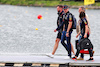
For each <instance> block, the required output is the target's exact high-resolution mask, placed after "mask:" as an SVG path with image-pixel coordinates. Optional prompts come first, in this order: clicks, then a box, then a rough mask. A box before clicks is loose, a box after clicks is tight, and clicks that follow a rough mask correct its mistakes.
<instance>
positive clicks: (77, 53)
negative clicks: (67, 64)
mask: <svg viewBox="0 0 100 67" xmlns="http://www.w3.org/2000/svg"><path fill="white" fill-rule="evenodd" d="M79 52H80V50H79V49H77V51H76V55H75V57H73V58H72V59H73V60H76V59H77V57H78V55H79Z"/></svg>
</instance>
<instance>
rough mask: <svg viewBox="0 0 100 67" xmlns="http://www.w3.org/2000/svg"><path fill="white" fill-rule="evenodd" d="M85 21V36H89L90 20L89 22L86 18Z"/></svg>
mask: <svg viewBox="0 0 100 67" xmlns="http://www.w3.org/2000/svg"><path fill="white" fill-rule="evenodd" d="M83 21H84V23H85V34H84V38H87V33H88V30H89V28H88V22H87V20H86V19H84V20H83Z"/></svg>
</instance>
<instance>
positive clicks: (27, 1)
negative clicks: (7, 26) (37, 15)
mask: <svg viewBox="0 0 100 67" xmlns="http://www.w3.org/2000/svg"><path fill="white" fill-rule="evenodd" d="M0 3H1V4H10V5H25V6H34V5H35V6H51V7H52V6H57V5H59V4H61V5H68V6H82V5H84V2H75V1H56V0H55V1H44V0H41V1H40V0H0ZM93 6H100V2H96V3H95V4H94V5H93Z"/></svg>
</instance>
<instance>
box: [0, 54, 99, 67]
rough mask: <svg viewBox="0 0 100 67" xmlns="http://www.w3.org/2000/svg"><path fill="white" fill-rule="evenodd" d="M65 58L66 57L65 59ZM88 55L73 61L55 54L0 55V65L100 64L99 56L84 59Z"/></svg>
mask: <svg viewBox="0 0 100 67" xmlns="http://www.w3.org/2000/svg"><path fill="white" fill-rule="evenodd" d="M65 58H67V59H65ZM87 59H89V56H85V58H84V60H77V61H74V60H72V59H69V57H67V56H55V57H54V58H50V57H47V56H0V63H1V64H0V66H4V65H5V64H6V63H7V64H10V63H12V64H13V65H14V64H22V65H23V64H25V63H27V64H30V63H31V65H33V64H58V66H59V65H60V64H69V65H70V66H100V56H94V62H92V61H86V60H87Z"/></svg>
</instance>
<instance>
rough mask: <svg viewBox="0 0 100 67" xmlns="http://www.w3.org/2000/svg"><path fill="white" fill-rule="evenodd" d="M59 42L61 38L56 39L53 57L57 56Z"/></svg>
mask: <svg viewBox="0 0 100 67" xmlns="http://www.w3.org/2000/svg"><path fill="white" fill-rule="evenodd" d="M59 41H60V39H59V38H56V40H55V45H54V48H53V51H52V55H54V54H55V52H56V50H57V48H58V45H59Z"/></svg>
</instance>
